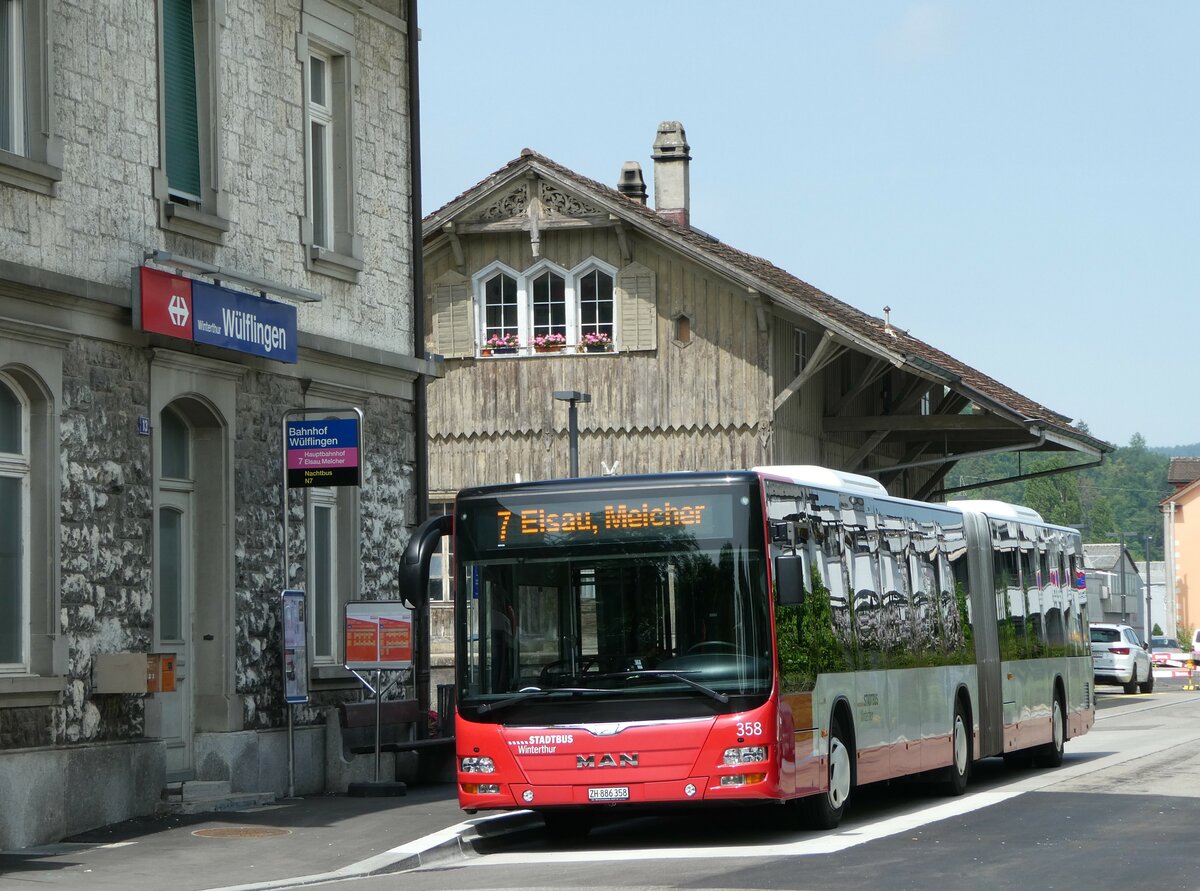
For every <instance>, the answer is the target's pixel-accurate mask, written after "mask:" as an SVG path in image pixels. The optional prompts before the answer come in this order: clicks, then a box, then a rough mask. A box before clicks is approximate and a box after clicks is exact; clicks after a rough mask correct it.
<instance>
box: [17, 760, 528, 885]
mask: <svg viewBox="0 0 1200 891" xmlns="http://www.w3.org/2000/svg"><path fill="white" fill-rule="evenodd" d="M529 819H530V817H529V816H528V815H511V816H506V817H504V818H502V819H501V821H500V822H498V823H496V825H494V826H482V834H490V830H499V829H500V828H501V824H508V825H512V826H514V827H515V826H517V825H522V824H524V823H526V822H528V821H529ZM533 819H535V820H536V818H533ZM493 820H495V818H494V817H489V816H488V815H483V814H479V815H475V816H470V815H467V814H464V813H463V812H462V810H460V809H459V807H458V799H457V798H456V797H455V791H454V786H453V785H449V784H446V785H431V786H410V787H409V789H408V794H407V795H405V796H401V797H397V798H350V797H348V796H344V795H316V796H311V797H307V798H292V799H283V800H280V801H277V802H276V803H275V804H272V805H267V806H264V807H257V808H251V809H249V810H243V811H233V812H226V813H214V814H197V815H195V816H163V817H142V818H138V819H136V820H129V821H126V822H124V823H116V824H114V825H112V826H106V827H103V828H101V829H97V830H94V831H91V832H87V833H84V834H82V835H78V836H74V837H72V838H70V839H68V840H66V841H64V842H61V843H59V844H56V845H43V846H40V847H36V848H26V849H23V850H20V851H7V852H0V889H7V888H18V887H19V888H25V887H29V886H30V885H31V884H36V885H37V886H38V887H58V888H77V887H87V888H88V889H89V891H106V889H123V891H143V889H144V891H150V889H155V891H158V889H162V888H164V887H168V886H169V887H170V888H171V889H172V891H209V889H218V888H220V889H232V888H241V889H250V888H255V889H268V888H284V887H297V886H298V885H299V884H303V882H298V881H296V880H298V879H302V878H303V877H309V879H310V880H311V881H315V879H316V877H317V876H322V877H325V878H331V877H332V876H330V875H329V874H330V873H334V874H336V875H340V876H343V877H350V876H355V875H367V874H370V873H373V872H398V871H401V870H404V869H411V868H413V867H415V866H419V865H421V864H422V863H429V862H433V861H434V860H438V859H445V858H451V857H456V856H461V855H462V844H463V840H464V839H465V840H467V841H468V842H469V839H470V838H473V837H475V836H476V835H477V834H481V833H480V829H478V828H476V826H477V825H479V824H486V823H491V822H492V821H493ZM537 822H538V824H539V825H540V820H539V821H537Z"/></svg>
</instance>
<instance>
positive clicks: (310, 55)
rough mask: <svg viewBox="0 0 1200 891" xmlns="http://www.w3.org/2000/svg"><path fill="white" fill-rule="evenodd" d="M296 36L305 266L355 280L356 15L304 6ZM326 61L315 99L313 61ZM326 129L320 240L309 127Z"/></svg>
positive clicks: (358, 259) (358, 263)
mask: <svg viewBox="0 0 1200 891" xmlns="http://www.w3.org/2000/svg"><path fill="white" fill-rule="evenodd" d="M301 19H302V22H301V30H300V32H299V33H298V34H297V35H296V59H297V61H298V62H299V63H300V71H301V76H302V80H303V84H302V97H303V99H302V101H303V108H304V124H303V126H304V135H303V144H304V166H303V170H304V194H305V214H304V219H303V220H302V221H301V224H300V240H301V242H302V244H303V246H304V263H305V268H307V269H308V270H310V271H312V272H320V273H322V274H324V275H328V276H331V277H333V278H337V279H340V280H342V281H347V282H357V281H358V277H359V273H360V272H362V270H363V261H362V258H363V248H362V238H361V236H360V235H358V231H357V230H358V226H357V216H358V195H357V192H356V185H355V170H356V161H355V155H354V92H355V91H354V88H355V85H356V83H357V81H358V62H357V59H356V58H355V53H356V46H355V35H354V31H353V29H354V17H353V16H346V15H344V14H343V13H340V12H339V11H338V9H337V8H336V7H335V6H334V5H333V4H312V5H311V6H310V5H309V4H307V3H306V4H305V11H304V13H303V14H302V16H301ZM313 59H319V60H321V61H322V62H324V63H325V76H324V78H323V79H322V80H323V86H324V88H325V100H326V101H325V102H324V103H314V102H313V96H312V71H311V69H312V62H313ZM314 123H317V124H320V125H323V126H324V127H325V128H326V130H325V132H326V137H327V142H326V145H325V149H326V152H325V165H324V166H325V172H326V174H327V177H326V181H325V192H326V196H325V197H326V208H327V213H326V219H325V220H324V221H323V222H324V224H325V226H326V232H327V235H326V236H325V237H324V238H321V239H318V237H317V236H318V234H319V231H320V229H319V226H318V225H317V223H316V221H314V219H313V210H314V207H313V190H314V181H313V175H312V173H313V154H312V127H313V124H314ZM320 241H324V242H326V243H324V244H322V243H320Z"/></svg>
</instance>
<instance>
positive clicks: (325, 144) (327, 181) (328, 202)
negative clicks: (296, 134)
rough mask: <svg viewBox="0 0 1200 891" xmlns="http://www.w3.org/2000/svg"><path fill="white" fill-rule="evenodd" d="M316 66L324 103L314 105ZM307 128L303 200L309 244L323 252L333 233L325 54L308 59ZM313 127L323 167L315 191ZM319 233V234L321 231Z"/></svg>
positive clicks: (329, 71)
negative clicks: (318, 136) (320, 204)
mask: <svg viewBox="0 0 1200 891" xmlns="http://www.w3.org/2000/svg"><path fill="white" fill-rule="evenodd" d="M317 63H319V64H320V65H321V66H322V67H323V69H324V70H323V73H322V76H321V77H320V78H319V80H320V81H321V93H322V94H323V95H322V98H323V99H324V101H323V102H322V101H318V100H317V98H316V96H315V95H314V90H313V88H312V85H313V83H314V80H316V79H317V78H316V75H315V73H314V71H313V67H314V65H316V64H317ZM308 78H309V80H308V82H307V83H308V88H309V89H308V126H306V127H305V128H304V154H305V158H306V165H307V182H308V188H307V189H306V190H305V196H306V199H307V201H308V205H307V209H308V217H309V219H310V220H312V229H313V234H312V243H313V245H315V246H316V247H318V248H325V249H326V250H333V249H334V230H333V226H334V223H333V126H334V124H333V108H332V104H331V103H332V101H333V58H332V57H331V56H330V54H329V53H325V52H320V51H317V50H310V52H309V55H308ZM317 127H320V128H321V129H322V133H323V136H322V139H321V156H322V158H323V163H322V164H321V165H320V166H321V170H320V183H321V186H322V187H321V188H319V187H318V176H317V151H316V145H315V143H314V141H313V130H314V129H316V128H317ZM318 192H320V193H322V194H321V195H320V198H321V201H322V202H323V203H324V212H323V213H322V214H320V217H319V218H318V213H317V206H316V205H317V197H318ZM322 230H323V231H322Z"/></svg>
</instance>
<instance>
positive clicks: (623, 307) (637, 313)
mask: <svg viewBox="0 0 1200 891" xmlns="http://www.w3.org/2000/svg"><path fill="white" fill-rule="evenodd" d="M617 300H618V301H619V302H620V313H621V330H620V338H621V342H620V344H619V348H620V349H621V350H653V349H656V348H657V346H658V308H657V295H656V293H655V282H654V271H653V270H651V269H649V268H647V267H645V266H643V265H642V264H641V263H630V264H629V265H628V266H626V267H625V268H624V269H622V270H621V271H620V272H618V273H617Z"/></svg>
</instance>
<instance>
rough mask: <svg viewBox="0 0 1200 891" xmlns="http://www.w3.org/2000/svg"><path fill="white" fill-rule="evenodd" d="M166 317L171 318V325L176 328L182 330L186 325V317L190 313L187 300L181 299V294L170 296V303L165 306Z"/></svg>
mask: <svg viewBox="0 0 1200 891" xmlns="http://www.w3.org/2000/svg"><path fill="white" fill-rule="evenodd" d="M167 315H169V316H170V317H171V324H173V325H174V326H175V327H176V328H182V327H183V326H184V325H186V324H187V320H188V316H190V315H191V313H190V312H188V305H187V300H185V299H184V298H183V295H182V294H172V295H171V302H170V303H169V304H168V305H167Z"/></svg>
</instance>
